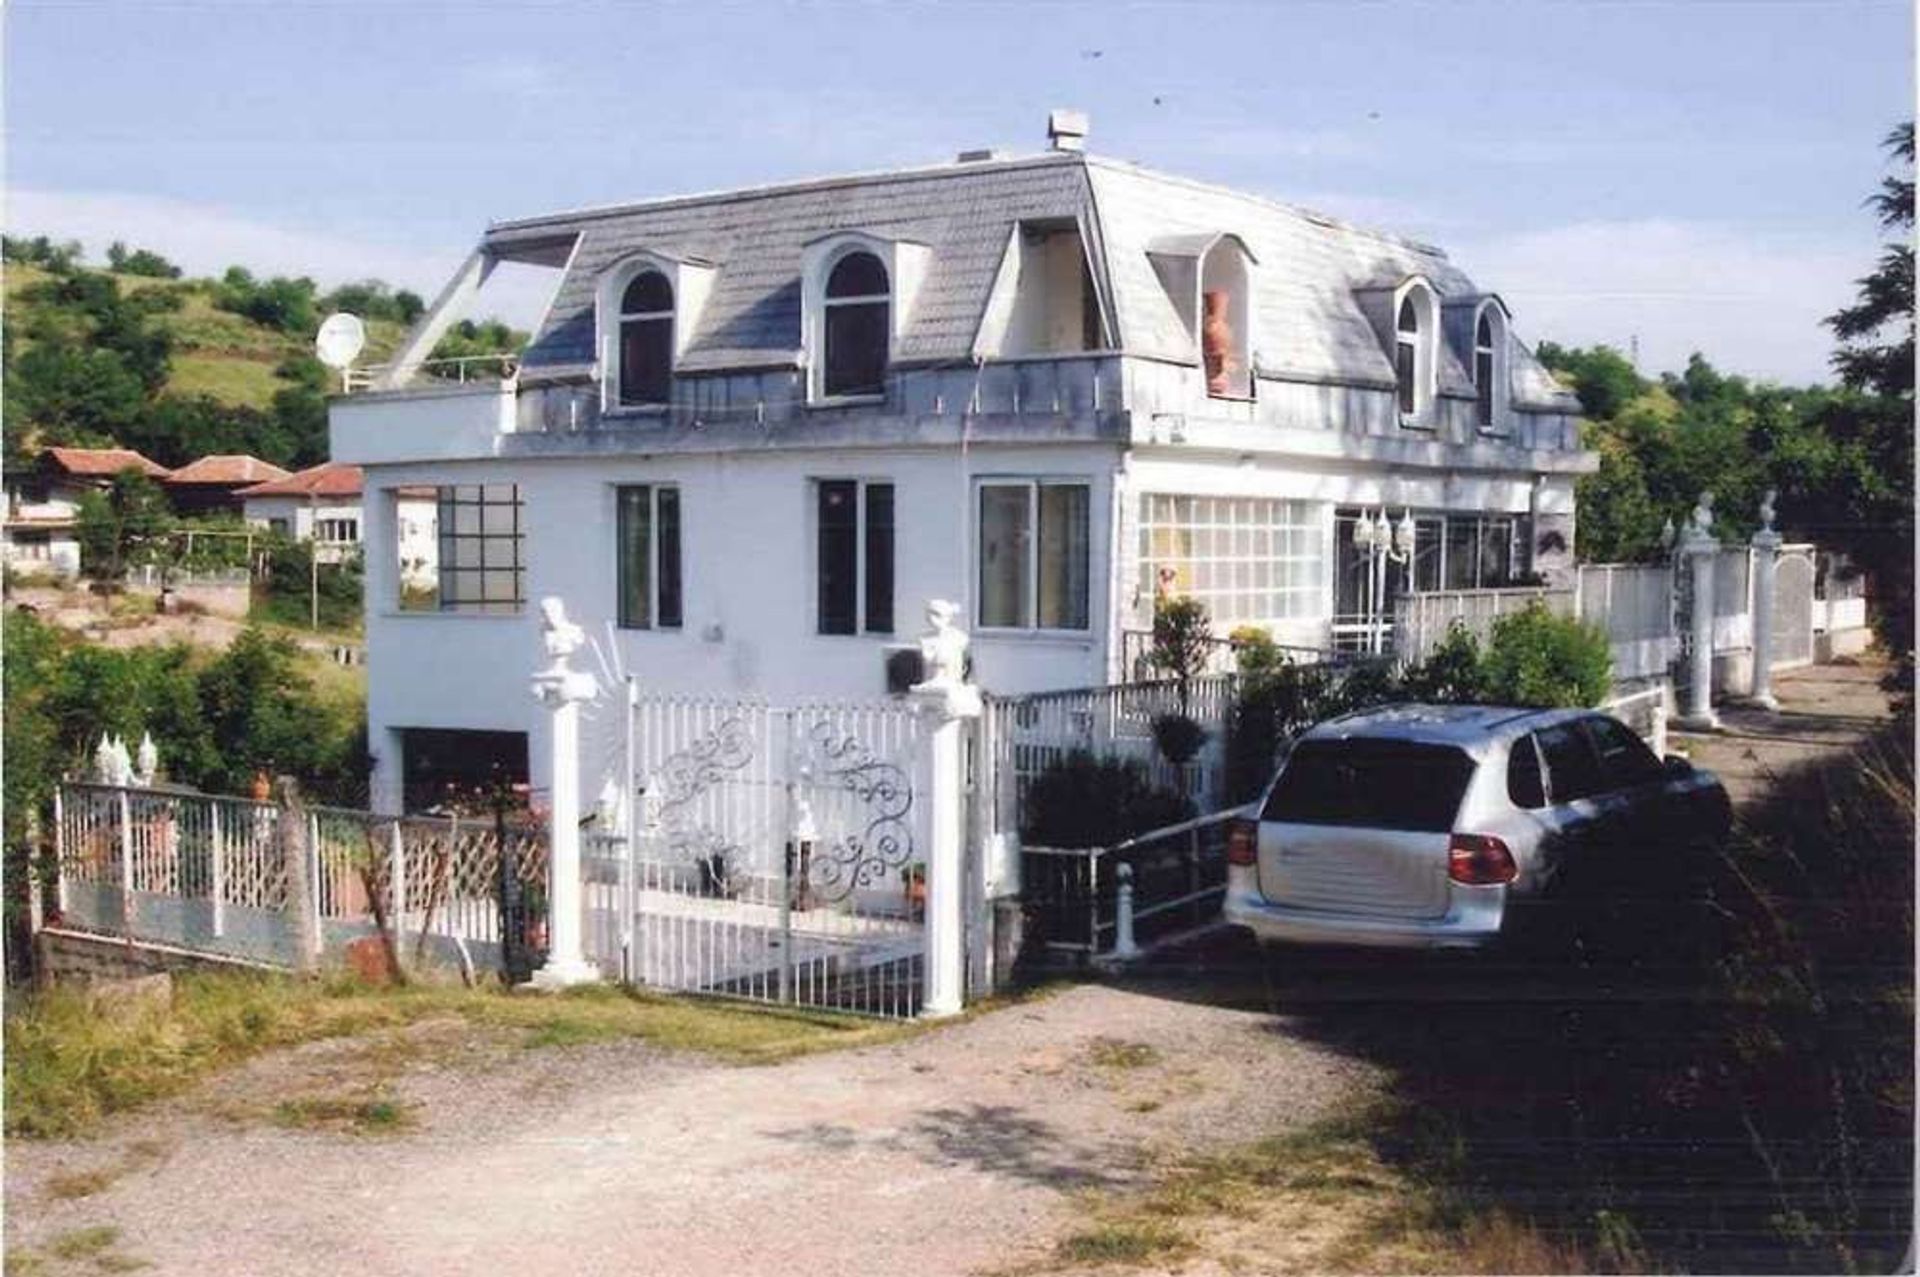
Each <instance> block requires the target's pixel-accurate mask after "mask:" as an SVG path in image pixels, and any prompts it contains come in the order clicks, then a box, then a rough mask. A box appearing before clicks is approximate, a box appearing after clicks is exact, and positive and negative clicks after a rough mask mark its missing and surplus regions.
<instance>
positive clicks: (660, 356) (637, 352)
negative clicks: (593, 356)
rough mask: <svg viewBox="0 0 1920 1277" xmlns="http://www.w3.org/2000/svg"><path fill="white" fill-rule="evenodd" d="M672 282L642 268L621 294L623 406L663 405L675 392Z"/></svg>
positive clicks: (621, 389) (658, 273) (620, 357)
mask: <svg viewBox="0 0 1920 1277" xmlns="http://www.w3.org/2000/svg"><path fill="white" fill-rule="evenodd" d="M673 344H674V343H673V285H672V284H670V283H668V282H667V277H666V276H665V275H663V274H661V273H660V272H659V271H657V270H643V271H641V272H640V273H639V274H638V275H635V276H634V277H633V280H632V282H631V283H629V284H628V285H627V286H626V288H625V290H624V291H622V292H621V294H620V354H619V359H620V372H619V386H620V406H621V407H623V408H633V407H646V406H651V405H657V404H664V403H666V402H667V401H668V400H669V399H671V398H672V395H673Z"/></svg>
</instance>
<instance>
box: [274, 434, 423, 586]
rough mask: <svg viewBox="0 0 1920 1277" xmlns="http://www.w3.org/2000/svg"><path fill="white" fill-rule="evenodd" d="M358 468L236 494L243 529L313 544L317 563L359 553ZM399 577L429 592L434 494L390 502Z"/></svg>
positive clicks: (303, 475) (328, 468)
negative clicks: (245, 524)
mask: <svg viewBox="0 0 1920 1277" xmlns="http://www.w3.org/2000/svg"><path fill="white" fill-rule="evenodd" d="M361 486H362V474H361V470H360V467H359V466H350V465H346V464H343V463H341V462H338V461H325V462H322V463H321V464H319V465H317V466H309V467H308V468H307V469H305V470H301V471H299V472H298V473H295V474H291V475H288V476H287V477H286V478H284V479H274V480H271V481H269V482H267V483H258V484H255V485H254V486H252V487H250V488H242V489H241V490H240V492H239V494H238V495H239V497H240V499H241V501H242V503H243V507H244V509H243V513H244V514H245V517H246V520H247V522H248V523H251V524H253V525H255V526H256V527H262V528H266V529H268V530H269V531H271V532H276V533H278V534H280V535H281V536H285V537H292V538H293V539H294V540H296V541H313V542H314V543H315V544H316V545H317V546H318V547H319V548H318V549H317V550H316V555H317V556H318V558H319V559H320V561H321V562H322V563H338V562H340V561H341V560H342V559H344V558H346V557H348V556H349V555H350V554H356V553H358V552H359V550H360V542H361V537H360V530H361V527H362V526H363V525H362V517H363V516H362V511H361V501H360V493H361ZM394 500H395V502H396V507H397V512H398V515H399V519H398V523H397V532H398V536H399V555H400V559H401V562H402V563H403V564H404V565H405V566H404V568H403V574H404V575H405V577H406V578H407V579H408V581H410V582H411V583H412V585H413V586H414V587H415V588H417V589H420V590H431V589H432V588H433V584H434V579H435V574H436V572H437V570H438V557H439V550H440V546H439V541H438V539H437V538H436V537H435V536H434V534H433V531H434V514H435V508H434V493H433V491H432V490H431V489H423V490H421V491H418V492H415V493H413V494H411V495H408V494H405V493H400V494H396V495H395V497H394Z"/></svg>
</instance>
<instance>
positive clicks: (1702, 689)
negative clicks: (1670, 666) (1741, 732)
mask: <svg viewBox="0 0 1920 1277" xmlns="http://www.w3.org/2000/svg"><path fill="white" fill-rule="evenodd" d="M1719 552H1720V543H1719V542H1718V541H1716V540H1714V539H1713V534H1712V533H1710V532H1709V531H1707V529H1706V528H1705V527H1702V526H1700V525H1699V524H1695V525H1693V526H1691V527H1689V528H1688V529H1687V531H1686V534H1685V535H1684V536H1683V537H1681V539H1680V554H1681V556H1682V557H1683V558H1684V559H1685V560H1686V561H1687V566H1688V569H1689V570H1690V571H1691V572H1692V573H1693V613H1692V615H1691V617H1690V618H1689V625H1688V630H1689V632H1690V635H1691V638H1692V643H1693V652H1692V659H1691V661H1690V670H1689V680H1688V681H1689V682H1690V683H1691V684H1692V686H1690V687H1689V688H1688V689H1687V709H1686V713H1684V714H1683V715H1681V717H1680V725H1681V726H1682V727H1687V728H1692V729H1694V730H1696V731H1711V730H1713V729H1715V728H1717V727H1719V726H1720V719H1719V716H1718V715H1716V714H1715V713H1714V712H1713V561H1714V556H1715V555H1716V554H1718V553H1719Z"/></svg>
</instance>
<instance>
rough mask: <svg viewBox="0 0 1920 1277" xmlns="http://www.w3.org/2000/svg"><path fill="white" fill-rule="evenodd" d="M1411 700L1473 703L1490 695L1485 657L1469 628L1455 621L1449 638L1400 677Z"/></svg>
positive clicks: (1450, 629) (1440, 702) (1438, 702)
mask: <svg viewBox="0 0 1920 1277" xmlns="http://www.w3.org/2000/svg"><path fill="white" fill-rule="evenodd" d="M1401 682H1402V684H1403V685H1404V687H1405V690H1406V694H1407V698H1408V699H1409V700H1416V701H1427V702H1430V703H1433V704H1442V705H1445V704H1474V703H1477V702H1484V701H1486V700H1488V699H1490V698H1489V697H1488V695H1487V669H1486V658H1485V657H1484V656H1482V655H1481V653H1480V644H1479V643H1478V642H1477V641H1476V640H1475V639H1474V637H1473V635H1472V634H1470V633H1468V632H1467V628H1466V627H1465V626H1464V625H1461V624H1460V623H1459V622H1458V621H1455V622H1454V623H1453V625H1452V627H1451V628H1449V629H1448V630H1447V637H1446V638H1444V639H1442V640H1440V645H1439V646H1438V647H1436V648H1434V649H1433V651H1431V652H1429V653H1428V654H1427V659H1426V660H1424V661H1422V662H1420V663H1419V664H1418V665H1415V666H1412V667H1411V668H1409V669H1408V670H1407V672H1406V674H1405V675H1404V676H1403V677H1402V679H1401Z"/></svg>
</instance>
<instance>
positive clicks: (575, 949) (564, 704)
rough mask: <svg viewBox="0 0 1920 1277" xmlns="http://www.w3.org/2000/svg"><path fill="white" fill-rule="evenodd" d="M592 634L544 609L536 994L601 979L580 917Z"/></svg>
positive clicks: (537, 681)
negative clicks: (579, 661) (543, 922)
mask: <svg viewBox="0 0 1920 1277" xmlns="http://www.w3.org/2000/svg"><path fill="white" fill-rule="evenodd" d="M586 641H587V636H586V634H585V633H584V632H583V631H582V630H581V629H580V627H579V626H578V625H575V624H574V623H573V622H572V621H569V620H568V619H567V609H566V606H565V604H563V603H561V601H560V600H559V599H556V598H546V599H542V600H541V601H540V644H541V646H542V647H543V648H544V649H545V651H546V654H547V655H548V656H549V657H550V658H552V659H551V661H550V662H549V663H548V664H547V666H546V667H545V668H544V669H541V670H539V671H537V672H536V673H535V674H534V676H533V694H534V697H535V698H536V699H537V700H538V701H539V702H540V703H541V704H542V705H544V706H545V707H546V708H547V710H548V711H549V712H550V713H551V715H552V721H551V722H550V724H549V727H548V741H549V744H550V745H551V747H552V751H553V753H552V756H551V758H550V759H549V762H548V769H547V784H548V794H549V800H548V810H547V822H548V823H547V940H548V944H547V962H546V965H545V966H543V967H541V968H540V969H539V970H538V971H536V972H534V973H533V984H534V987H536V988H540V989H564V988H567V987H568V986H570V985H575V984H584V983H587V982H589V981H592V980H597V979H598V978H599V974H600V973H599V971H598V970H597V969H596V968H595V967H594V966H593V964H592V963H590V962H588V961H587V958H586V953H585V950H584V947H583V945H582V939H583V937H582V935H581V912H580V898H581V897H580V891H581V884H580V816H579V813H580V705H581V703H582V702H584V701H590V700H592V699H593V698H594V697H596V696H598V695H599V694H600V683H599V680H597V679H595V678H594V676H593V675H592V674H591V673H589V672H587V671H585V670H576V669H572V668H570V667H569V665H568V662H569V661H570V660H571V659H572V658H573V654H574V653H575V652H577V651H579V650H580V647H581V645H582V644H584V643H585V642H586Z"/></svg>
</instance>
